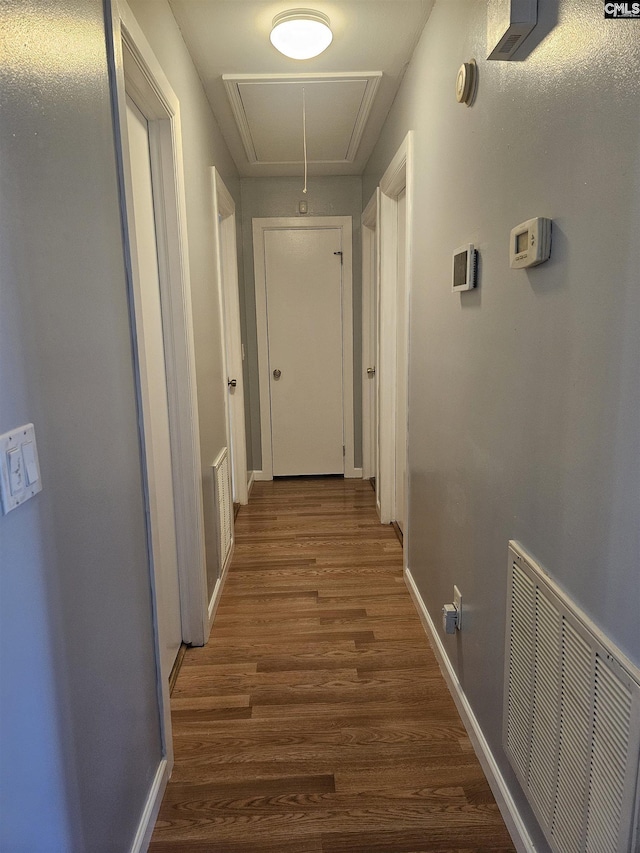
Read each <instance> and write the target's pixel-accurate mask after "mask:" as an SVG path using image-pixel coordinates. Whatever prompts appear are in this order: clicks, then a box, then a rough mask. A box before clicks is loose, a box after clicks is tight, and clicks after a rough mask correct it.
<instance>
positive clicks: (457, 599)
mask: <svg viewBox="0 0 640 853" xmlns="http://www.w3.org/2000/svg"><path fill="white" fill-rule="evenodd" d="M453 604H454V606H455V608H456V610H457V611H458V618H457V620H456V628H457V629H458V631H459V630H460V629H461V628H462V594H461V592H460V590H459V589H458V587H457V586H454V587H453Z"/></svg>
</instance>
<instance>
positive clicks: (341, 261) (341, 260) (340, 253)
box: [333, 252, 344, 264]
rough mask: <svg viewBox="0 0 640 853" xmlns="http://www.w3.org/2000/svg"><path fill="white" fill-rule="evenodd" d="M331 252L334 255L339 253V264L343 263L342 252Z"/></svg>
mask: <svg viewBox="0 0 640 853" xmlns="http://www.w3.org/2000/svg"><path fill="white" fill-rule="evenodd" d="M333 254H334V255H340V263H341V264H342V263H344V261H343V259H342V252H334V253H333Z"/></svg>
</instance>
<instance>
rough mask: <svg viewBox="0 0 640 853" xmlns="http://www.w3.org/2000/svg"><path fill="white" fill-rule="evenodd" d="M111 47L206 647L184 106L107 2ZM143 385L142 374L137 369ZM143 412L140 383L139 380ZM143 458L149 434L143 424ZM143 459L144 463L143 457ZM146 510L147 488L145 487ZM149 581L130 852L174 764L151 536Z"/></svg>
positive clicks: (133, 26) (131, 280) (191, 628)
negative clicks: (152, 230)
mask: <svg viewBox="0 0 640 853" xmlns="http://www.w3.org/2000/svg"><path fill="white" fill-rule="evenodd" d="M105 12H106V14H105V21H106V26H107V53H108V63H109V73H110V79H111V96H112V105H113V115H114V135H115V150H116V158H117V167H118V176H119V182H120V200H121V215H122V224H123V246H124V259H125V267H126V277H127V286H128V289H129V304H130V311H131V325H132V334H133V349H134V354H133V359H134V363H135V362H136V356H135V350H136V338H135V329H136V315H135V310H134V306H135V299H134V295H135V288H136V287H137V286H138V284H137V281H136V271H135V267H134V264H133V263H132V256H133V252H132V245H133V242H132V241H133V240H134V239H135V235H134V232H133V228H132V223H131V221H130V217H129V214H128V204H129V203H128V201H127V200H128V199H131V197H132V193H131V177H130V176H131V170H130V163H129V155H128V145H127V129H126V95H127V92H129V93H131V94H132V95H133V96H134V100H135V102H136V104H137V105H138V108H139V109H140V110H141V112H142V113H143V115H144V117H145V118H146V119H147V121H148V122H149V142H150V155H151V167H152V175H153V184H154V194H157V201H158V203H157V208H156V220H157V239H158V268H159V279H160V299H161V304H162V316H163V321H162V323H163V337H164V348H165V361H166V365H167V403H168V410H169V431H170V443H171V458H172V473H173V490H174V501H175V523H176V542H177V551H178V576H179V583H180V602H181V608H180V609H181V621H182V637H183V640H184V641H185V642H190V643H192V644H194V645H204V643H205V642H206V640H207V638H208V628H209V625H208V612H207V586H206V568H205V566H206V563H205V545H204V517H203V510H202V488H201V463H200V436H199V431H198V410H197V401H196V395H195V355H194V345H193V327H192V313H191V291H190V278H189V256H188V246H187V238H186V205H185V197H184V184H183V157H182V132H181V122H180V105H179V102H178V99H177V97H176V95H175V93H174V92H173V89H172V88H171V86H170V84H169V81H168V80H167V78H166V76H165V74H164V72H163V71H162V68H161V67H160V64H159V62H158V61H157V59H156V57H155V55H154V54H153V51H152V50H151V48H150V46H149V43H148V42H147V39H146V38H145V36H144V34H143V32H142V30H141V29H140V27H139V25H138V23H137V21H136V19H135V17H134V15H133V13H132V12H131V10H130V8H129V6H128V5H127V3H126V2H124V0H106V3H105ZM135 373H136V382H137V383H139V382H140V375H139V371H138V369H137V365H136V370H135ZM138 407H139V409H140V388H139V386H138ZM140 443H141V459H142V460H144V458H145V453H144V446H145V435H144V430H143V429H142V427H141V429H140ZM143 464H144V461H143ZM144 490H145V502H146V505H147V511H148V512H149V509H150V507H149V491H148V487H147V484H146V478H145V483H144ZM149 564H150V582H151V589H152V597H153V605H154V613H153V619H154V631H155V638H154V642H155V657H156V674H157V689H158V706H159V713H160V724H161V737H162V751H163V755H162V760H161V761H160V763H159V765H158V768H157V770H156V774H155V777H154V779H153V781H152V783H151V787H150V790H149V795H148V797H147V800H146V803H145V806H144V809H143V812H142V815H141V819H140V823H139V825H138V829H137V833H136V837H135V839H134V842H133V845H132V853H133V851H135V853H137V852H138V851H140V853H142V851H143V850H146V849H147V846H148V843H149V841H150V838H151V833H152V831H153V826H154V823H155V818H156V816H157V813H158V810H159V808H160V802H161V800H162V793H163V790H164V787H165V786H166V783H167V780H168V778H169V775H170V773H171V768H172V766H173V743H172V733H171V732H172V730H171V707H170V697H169V673H168V672H163V668H162V664H161V655H160V651H159V641H158V635H159V632H160V631H161V630H162V626H161V625H159V624H158V607H157V602H156V593H155V574H154V566H153V552H152V547H151V542H149Z"/></svg>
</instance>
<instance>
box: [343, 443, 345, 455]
mask: <svg viewBox="0 0 640 853" xmlns="http://www.w3.org/2000/svg"><path fill="white" fill-rule="evenodd" d="M342 455H343V456H344V455H345V449H344V444H343V445H342Z"/></svg>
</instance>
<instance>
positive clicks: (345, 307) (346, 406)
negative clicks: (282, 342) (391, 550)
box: [253, 216, 362, 480]
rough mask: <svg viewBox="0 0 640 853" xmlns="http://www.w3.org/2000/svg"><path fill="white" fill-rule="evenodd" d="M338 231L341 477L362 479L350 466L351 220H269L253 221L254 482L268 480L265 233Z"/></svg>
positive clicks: (280, 218)
mask: <svg viewBox="0 0 640 853" xmlns="http://www.w3.org/2000/svg"><path fill="white" fill-rule="evenodd" d="M319 228H341V229H342V252H343V255H342V264H343V266H342V276H343V286H342V364H343V376H342V378H343V382H342V393H343V408H342V411H343V429H344V445H345V457H344V476H345V477H350V478H355V477H362V468H355V465H354V443H355V442H354V416H353V281H352V242H351V240H352V220H351V217H350V216H311V217H306V216H305V217H304V219H302V218H297V217H269V218H258V219H254V220H253V257H254V271H255V290H256V294H255V295H256V327H257V335H258V376H259V383H260V438H261V448H262V469H261V470H260V471H255V472H254V474H255V479H256V480H272V479H273V464H272V457H271V418H270V415H269V413H270V411H271V404H270V375H269V354H268V352H269V351H268V332H267V287H266V269H265V260H264V258H265V253H264V235H265V232H266V231H269V230H273V229H278V230H288V229H307V230H310V229H316V230H317V229H319Z"/></svg>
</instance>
